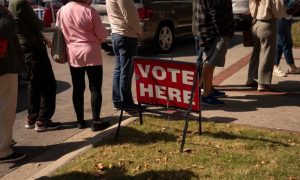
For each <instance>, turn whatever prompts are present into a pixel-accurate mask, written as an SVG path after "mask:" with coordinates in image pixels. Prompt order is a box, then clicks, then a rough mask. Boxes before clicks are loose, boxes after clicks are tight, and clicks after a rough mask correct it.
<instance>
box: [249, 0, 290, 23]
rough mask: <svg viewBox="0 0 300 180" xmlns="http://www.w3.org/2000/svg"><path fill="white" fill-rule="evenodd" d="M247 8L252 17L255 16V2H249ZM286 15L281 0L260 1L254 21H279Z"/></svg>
mask: <svg viewBox="0 0 300 180" xmlns="http://www.w3.org/2000/svg"><path fill="white" fill-rule="evenodd" d="M249 7H250V12H251V15H252V17H254V14H255V8H256V0H250V1H249ZM285 15H286V8H285V6H284V3H283V0H260V3H259V5H258V11H257V16H256V19H258V20H269V19H274V18H277V19H280V18H282V17H284V16H285Z"/></svg>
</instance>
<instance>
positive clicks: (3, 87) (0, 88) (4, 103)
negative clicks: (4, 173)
mask: <svg viewBox="0 0 300 180" xmlns="http://www.w3.org/2000/svg"><path fill="white" fill-rule="evenodd" d="M16 27H17V26H16V22H15V20H14V18H13V17H12V16H11V15H10V14H9V12H8V10H7V9H6V8H5V7H4V6H2V5H0V41H1V53H0V163H7V162H15V161H17V160H20V159H23V158H24V157H25V154H23V153H19V152H14V151H12V149H11V146H12V142H13V140H12V136H13V125H14V122H15V118H16V108H17V98H18V73H19V72H20V71H21V70H22V69H23V68H24V67H25V63H24V56H23V54H22V51H21V46H20V43H19V41H18V38H17V33H16Z"/></svg>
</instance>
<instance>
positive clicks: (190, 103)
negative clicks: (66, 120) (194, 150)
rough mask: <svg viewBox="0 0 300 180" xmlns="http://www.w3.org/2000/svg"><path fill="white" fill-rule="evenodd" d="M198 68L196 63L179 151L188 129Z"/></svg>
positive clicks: (198, 65) (196, 84) (181, 149)
mask: <svg viewBox="0 0 300 180" xmlns="http://www.w3.org/2000/svg"><path fill="white" fill-rule="evenodd" d="M199 69H200V64H198V63H197V64H196V72H195V74H194V82H193V86H192V91H191V99H190V102H189V108H188V110H187V112H186V117H185V125H184V129H183V134H182V140H181V146H180V152H183V148H184V144H185V138H186V133H187V129H188V126H189V125H188V124H189V119H190V114H191V110H192V105H193V99H194V95H195V90H196V87H198V83H197V80H196V79H198V77H199ZM199 93H200V92H199ZM199 103H200V102H199ZM200 111H201V109H200Z"/></svg>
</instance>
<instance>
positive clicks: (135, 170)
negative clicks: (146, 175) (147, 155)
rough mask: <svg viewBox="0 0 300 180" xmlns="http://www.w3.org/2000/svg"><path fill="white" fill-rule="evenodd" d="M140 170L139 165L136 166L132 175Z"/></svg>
mask: <svg viewBox="0 0 300 180" xmlns="http://www.w3.org/2000/svg"><path fill="white" fill-rule="evenodd" d="M141 169H142V167H141V166H140V165H138V166H137V167H136V168H135V169H133V170H132V172H133V173H136V172H139V171H140V170H141Z"/></svg>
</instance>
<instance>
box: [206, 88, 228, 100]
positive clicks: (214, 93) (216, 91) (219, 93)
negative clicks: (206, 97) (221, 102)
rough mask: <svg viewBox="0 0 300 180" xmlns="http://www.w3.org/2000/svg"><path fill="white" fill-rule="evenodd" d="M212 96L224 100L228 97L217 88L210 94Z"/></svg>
mask: <svg viewBox="0 0 300 180" xmlns="http://www.w3.org/2000/svg"><path fill="white" fill-rule="evenodd" d="M210 95H211V96H214V97H215V98H224V97H227V95H226V93H225V92H223V91H219V90H217V89H215V88H213V89H212V90H211V93H210Z"/></svg>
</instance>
